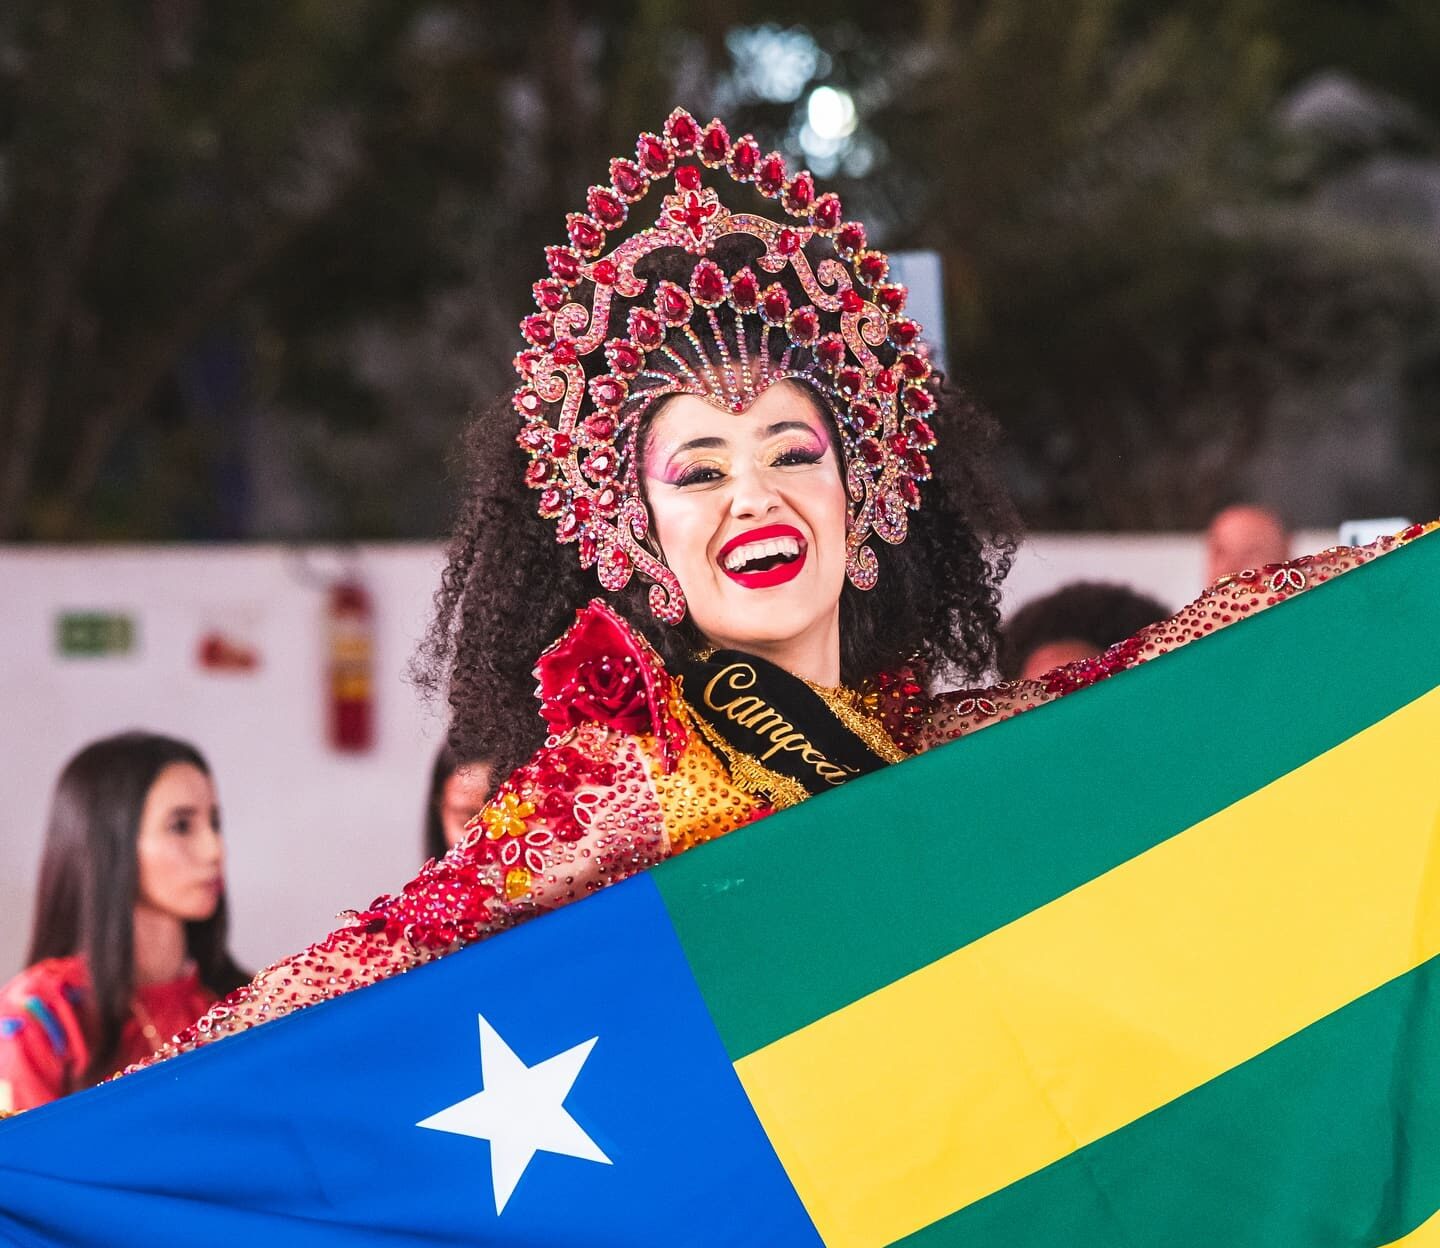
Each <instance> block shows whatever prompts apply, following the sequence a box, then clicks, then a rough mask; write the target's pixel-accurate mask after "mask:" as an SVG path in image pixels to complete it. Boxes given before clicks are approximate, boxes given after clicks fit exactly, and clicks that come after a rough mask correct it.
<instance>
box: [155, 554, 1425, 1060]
mask: <svg viewBox="0 0 1440 1248" xmlns="http://www.w3.org/2000/svg"><path fill="white" fill-rule="evenodd" d="M1435 527H1437V526H1436V525H1430V526H1418V525H1417V526H1414V527H1413V528H1411V529H1409V530H1407V531H1406V532H1405V533H1403V534H1401V535H1400V536H1399V537H1397V538H1387V539H1384V540H1382V541H1380V542H1377V543H1375V544H1374V545H1373V546H1367V547H1363V548H1359V549H1352V548H1336V549H1332V550H1328V551H1325V552H1323V553H1321V554H1319V555H1314V556H1309V557H1306V558H1301V559H1296V560H1293V561H1291V562H1289V563H1285V564H1278V565H1275V566H1272V567H1268V568H1264V569H1260V570H1256V571H1247V572H1243V573H1241V574H1239V575H1238V576H1234V577H1229V578H1226V579H1225V580H1223V581H1221V582H1220V583H1219V584H1217V585H1216V586H1214V587H1213V588H1212V589H1210V590H1208V591H1207V592H1206V593H1205V594H1203V595H1202V596H1201V597H1200V598H1199V599H1197V600H1196V601H1195V602H1194V603H1192V604H1191V605H1190V606H1188V607H1186V608H1184V609H1183V610H1182V611H1180V612H1179V613H1178V614H1176V615H1175V616H1173V617H1171V618H1170V619H1169V620H1166V621H1163V622H1161V623H1159V624H1155V625H1152V626H1151V627H1149V628H1147V629H1145V630H1143V631H1142V632H1140V633H1138V634H1137V635H1136V636H1134V637H1132V638H1129V639H1128V640H1126V641H1124V642H1121V643H1120V644H1119V645H1116V646H1113V647H1111V649H1110V650H1108V651H1107V652H1106V653H1104V654H1103V655H1100V656H1099V657H1097V658H1094V659H1085V660H1081V661H1079V662H1077V663H1072V664H1070V665H1068V666H1066V667H1063V668H1059V669H1057V670H1055V671H1053V672H1051V673H1049V674H1048V675H1046V676H1045V677H1043V678H1041V679H1040V680H1035V681H1020V682H1014V683H1008V684H1002V685H996V686H994V687H992V688H989V689H985V690H980V691H969V692H961V693H947V694H943V695H940V696H931V695H928V694H927V693H926V692H925V691H924V689H923V688H922V686H921V685H920V683H919V682H918V681H916V680H915V679H913V677H911V676H910V675H909V674H907V673H901V674H899V675H895V676H887V677H883V678H881V679H880V680H878V681H876V682H875V684H874V687H873V688H870V689H867V690H865V691H863V692H859V693H847V692H846V691H843V690H838V691H837V690H831V691H824V692H823V693H822V696H824V697H825V698H826V701H827V702H828V703H830V705H831V706H832V709H835V710H836V714H837V715H838V716H840V717H841V718H842V719H843V718H845V717H846V714H851V713H854V712H858V713H859V714H860V715H861V716H863V717H864V718H865V719H866V721H867V724H868V726H869V727H871V728H872V729H873V727H874V726H875V725H876V724H879V725H882V726H883V729H884V731H885V733H886V734H887V735H888V737H889V739H890V740H891V741H893V742H894V743H895V745H897V746H898V747H899V751H900V752H902V753H906V754H914V753H919V752H921V751H924V750H927V749H930V748H932V747H933V746H936V745H941V744H944V743H946V742H949V741H953V740H955V739H957V738H959V737H962V736H964V735H965V734H966V733H968V732H970V731H972V730H974V729H976V728H983V727H985V726H987V725H989V724H993V723H998V722H999V721H1001V720H1003V719H1007V718H1009V717H1011V716H1013V715H1017V714H1019V713H1020V712H1022V711H1026V710H1029V709H1031V708H1033V707H1036V706H1040V705H1042V704H1044V703H1046V702H1050V701H1052V700H1054V699H1056V698H1058V697H1061V696H1063V695H1064V694H1066V693H1069V692H1071V691H1073V690H1075V689H1079V688H1083V687H1084V686H1086V685H1090V684H1094V683H1095V682H1096V681H1098V680H1101V679H1104V678H1105V677H1108V676H1111V675H1114V674H1115V673H1117V672H1120V671H1124V670H1125V669H1126V668H1130V667H1134V666H1135V665H1136V664H1138V663H1142V662H1145V661H1146V660H1148V659H1152V658H1155V657H1156V656H1158V655H1161V654H1164V653H1165V652H1167V651H1169V650H1173V649H1176V648H1177V647H1179V646H1182V645H1185V644H1187V643H1189V642H1191V641H1193V640H1196V639H1198V638H1201V637H1204V636H1205V635H1206V634H1207V633H1211V632H1214V631H1215V630H1217V629H1221V628H1224V627H1226V626H1227V625H1229V624H1231V623H1234V622H1235V621H1236V620H1240V619H1243V618H1245V617H1246V616H1248V615H1254V614H1255V613H1257V612H1259V611H1263V610H1265V609H1266V608H1268V607H1270V606H1273V605H1274V604H1276V603H1279V602H1283V601H1284V600H1285V599H1287V598H1291V597H1294V596H1295V595H1297V594H1300V593H1303V592H1305V591H1307V590H1309V589H1311V588H1313V587H1314V586H1316V585H1319V584H1321V583H1323V582H1324V581H1327V580H1329V579H1330V578H1331V577H1334V576H1337V575H1339V574H1341V573H1343V572H1346V571H1348V570H1349V569H1351V568H1354V567H1356V566H1358V565H1360V564H1362V563H1365V562H1368V561H1369V560H1371V559H1373V558H1375V557H1377V556H1378V555H1381V554H1384V553H1386V552H1387V551H1389V550H1391V549H1393V548H1394V547H1396V546H1397V545H1400V544H1402V543H1403V542H1405V541H1408V540H1410V539H1412V538H1414V537H1418V536H1419V535H1420V534H1421V533H1422V532H1427V531H1428V530H1429V529H1431V528H1435ZM537 675H538V676H539V680H540V687H539V695H540V699H541V713H542V715H543V716H544V718H545V721H546V724H547V725H548V727H549V729H550V734H551V735H550V736H549V737H548V739H547V740H546V743H545V745H544V747H543V748H542V749H541V750H540V751H539V752H538V753H537V754H536V755H535V757H534V758H533V759H531V761H530V762H529V763H527V764H526V765H525V766H523V767H521V768H520V769H519V770H518V771H516V772H515V774H514V775H512V776H510V778H509V779H507V780H506V781H505V782H504V783H503V784H502V785H501V786H500V787H499V788H498V789H497V790H496V792H495V794H494V796H493V797H492V798H491V800H490V802H489V803H488V804H487V805H486V807H485V809H484V810H483V811H482V812H481V814H480V815H479V816H477V818H476V820H475V822H474V824H473V825H472V829H471V832H470V834H469V836H468V837H467V839H466V840H465V841H464V842H463V843H461V844H460V845H458V846H456V847H455V849H453V850H452V851H451V852H450V853H448V854H447V855H446V856H445V857H444V858H442V859H440V860H438V861H432V862H430V863H427V864H426V866H425V867H424V868H423V869H422V870H421V871H420V873H419V874H418V875H417V876H416V877H415V878H414V879H413V880H411V881H410V883H408V884H407V885H405V887H404V888H403V889H401V891H400V892H398V893H396V894H394V895H391V896H386V897H381V898H379V899H378V900H376V901H375V902H373V903H371V905H370V906H368V907H367V908H366V909H364V910H361V911H358V912H354V913H351V914H347V915H346V916H344V922H343V923H342V924H341V926H340V927H339V928H337V929H336V930H335V931H334V932H332V933H331V934H330V935H329V936H327V937H326V938H325V939H324V940H322V941H320V942H319V943H318V944H315V945H312V946H311V947H310V948H309V949H306V950H305V951H304V952H302V953H300V954H297V955H295V956H294V957H291V958H287V959H285V960H284V961H282V962H278V963H276V964H275V965H274V966H272V967H270V968H269V969H268V970H266V971H264V972H262V973H261V974H260V975H259V976H257V977H256V978H255V980H254V981H253V982H252V983H250V984H249V985H247V986H245V987H243V988H241V989H239V990H237V991H236V992H234V993H232V994H231V995H230V996H229V997H227V998H226V999H225V1000H224V1001H223V1002H221V1003H220V1004H219V1005H217V1006H215V1007H214V1008H213V1009H211V1010H210V1012H209V1013H208V1014H206V1015H205V1017H204V1018H202V1019H201V1020H200V1021H199V1023H197V1024H196V1025H195V1026H194V1027H191V1028H189V1029H188V1030H186V1031H185V1032H183V1033H181V1034H180V1035H179V1036H177V1037H176V1038H175V1040H174V1041H173V1042H172V1043H171V1044H170V1045H168V1046H166V1047H165V1049H164V1050H163V1051H161V1052H160V1053H159V1054H157V1056H158V1057H165V1056H169V1055H171V1054H174V1053H178V1052H181V1051H184V1050H186V1049H191V1048H194V1047H196V1046H198V1045H200V1044H204V1043H206V1042H208V1041H211V1040H214V1039H218V1038H220V1037H222V1036H227V1035H230V1034H231V1033H233V1032H236V1031H240V1030H243V1029H245V1028H247V1027H252V1026H254V1025H255V1024H257V1023H262V1022H265V1021H266V1020H267V1019H271V1018H277V1017H280V1016H282V1015H284V1014H288V1013H290V1012H291V1011H292V1010H295V1009H298V1008H300V1007H302V1006H306V1005H310V1004H313V1003H314V1002H317V1001H323V1000H326V999H328V998H330V997H334V996H338V995H340V994H341V993H343V992H348V991H350V990H351V989H353V988H359V987H362V986H364V985H367V984H372V983H374V982H376V981H377V980H380V979H384V978H386V977H387V976H390V975H394V974H396V973H397V972H400V971H406V970H409V969H410V968H412V967H415V966H419V965H421V964H422V963H425V962H428V961H430V960H431V959H433V958H438V957H442V956H444V955H445V954H447V953H452V952H454V951H455V950H457V949H460V948H462V947H463V946H465V945H467V944H470V943H471V942H473V941H476V940H480V939H483V938H484V937H486V936H489V935H490V934H492V933H493V932H497V931H500V930H502V929H504V928H506V927H510V926H512V925H514V924H516V923H519V922H522V921H524V920H525V919H527V918H529V917H531V916H532V915H535V914H538V913H540V912H542V911H544V910H546V909H550V908H553V907H556V906H561V905H564V904H565V903H567V902H569V901H572V900H575V899H576V898H579V897H583V896H585V895H586V894H587V893H590V892H592V891H594V890H595V889H598V888H603V887H605V886H606V885H607V884H611V883H613V882H615V881H617V880H620V879H623V878H624V877H626V876H628V875H631V874H633V873H634V872H637V871H642V870H644V869H645V868H647V867H649V866H652V865H654V864H655V863H657V862H659V861H661V860H662V859H664V858H667V857H669V856H670V855H671V854H676V853H680V852H681V851H683V850H687V849H690V848H691V847H692V846H695V845H698V844H700V843H701V842H702V841H707V840H710V839H711V838H712V837H717V836H723V835H724V834H725V833H727V832H730V831H732V830H734V829H735V828H737V827H740V826H742V825H743V824H746V823H748V822H750V821H752V820H754V819H756V818H758V817H760V816H763V815H765V814H768V813H770V811H771V810H773V809H774V808H775V807H776V806H778V805H781V804H784V802H783V800H780V798H779V797H777V794H776V793H773V792H772V793H767V792H764V791H763V790H761V789H760V788H759V787H758V786H756V785H755V784H753V783H749V784H745V785H742V783H741V782H740V781H739V779H738V778H737V776H736V774H735V770H736V769H735V768H733V767H732V766H730V765H728V764H727V762H726V761H725V760H723V759H722V758H721V757H720V756H719V755H717V754H716V753H715V751H714V750H712V749H711V747H710V745H709V744H707V742H706V740H705V738H704V737H703V736H702V734H701V733H700V732H699V731H697V718H696V716H695V714H694V712H693V711H692V710H691V709H690V707H689V706H688V705H687V703H686V701H685V699H684V697H683V696H682V690H681V688H680V686H679V682H678V681H676V680H675V679H673V678H672V677H671V676H670V675H669V674H668V673H667V672H666V671H665V669H664V667H663V666H662V664H661V662H660V659H659V657H658V656H657V655H656V654H655V652H654V651H653V650H652V649H651V648H650V647H649V646H648V645H647V644H646V643H645V642H644V641H643V640H642V639H641V638H640V637H639V636H637V635H636V634H635V633H634V632H633V631H632V630H631V629H630V628H629V627H628V626H627V625H626V624H625V623H624V622H623V621H622V620H621V619H620V617H619V616H617V615H616V614H615V613H614V612H612V611H611V610H610V609H609V608H608V607H606V606H605V605H604V604H603V603H602V602H601V601H599V600H596V601H594V602H592V603H591V604H590V605H589V606H588V607H586V608H585V609H584V610H583V611H581V612H580V613H579V615H578V618H577V620H576V622H575V624H574V625H573V626H572V627H571V628H570V630H569V631H568V632H567V633H566V634H565V636H564V637H563V638H561V639H560V641H559V642H557V643H556V644H555V645H554V646H552V647H551V648H550V649H549V650H548V651H547V652H546V653H545V654H544V655H543V656H542V657H541V659H540V662H539V665H538V668H537ZM847 704H848V705H847ZM842 711H844V712H845V714H842ZM750 778H751V779H752V780H753V773H750Z"/></svg>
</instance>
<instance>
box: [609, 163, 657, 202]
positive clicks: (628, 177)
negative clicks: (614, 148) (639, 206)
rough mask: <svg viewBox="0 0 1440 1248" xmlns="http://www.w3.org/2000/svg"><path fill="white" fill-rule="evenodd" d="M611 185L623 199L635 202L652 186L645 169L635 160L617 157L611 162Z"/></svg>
mask: <svg viewBox="0 0 1440 1248" xmlns="http://www.w3.org/2000/svg"><path fill="white" fill-rule="evenodd" d="M610 185H611V186H613V187H614V188H615V190H616V192H617V193H618V194H619V195H620V197H621V198H622V199H625V200H627V201H628V202H629V203H632V204H633V203H634V202H635V201H636V200H637V199H639V198H640V197H641V196H642V195H644V194H645V191H646V189H647V188H648V187H649V186H650V179H649V178H647V177H646V176H645V171H644V170H643V169H641V168H640V166H639V165H637V164H636V163H635V162H634V161H633V160H624V159H620V158H617V159H615V160H612V161H611V162H610Z"/></svg>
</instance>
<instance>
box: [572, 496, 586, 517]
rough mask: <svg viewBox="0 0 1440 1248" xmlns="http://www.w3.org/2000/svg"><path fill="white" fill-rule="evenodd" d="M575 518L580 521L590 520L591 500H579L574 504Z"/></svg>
mask: <svg viewBox="0 0 1440 1248" xmlns="http://www.w3.org/2000/svg"><path fill="white" fill-rule="evenodd" d="M574 507H575V516H576V518H577V519H579V520H588V519H590V500H589V499H588V498H584V497H581V498H577V499H576V500H575V503H574Z"/></svg>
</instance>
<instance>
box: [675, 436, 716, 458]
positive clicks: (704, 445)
mask: <svg viewBox="0 0 1440 1248" xmlns="http://www.w3.org/2000/svg"><path fill="white" fill-rule="evenodd" d="M725 445H727V443H726V441H725V439H724V438H691V439H690V441H688V442H682V443H680V445H679V446H677V447H676V448H675V449H674V450H673V451H671V452H670V454H671V456H672V457H673V456H675V455H678V454H680V452H681V451H717V450H720V449H721V448H722V447H724V446H725Z"/></svg>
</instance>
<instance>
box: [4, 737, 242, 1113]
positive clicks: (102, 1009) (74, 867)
mask: <svg viewBox="0 0 1440 1248" xmlns="http://www.w3.org/2000/svg"><path fill="white" fill-rule="evenodd" d="M224 857H225V851H224V847H223V844H222V842H221V839H220V814H219V807H218V805H217V803H216V797H215V783H214V780H213V779H212V777H211V775H210V768H209V766H208V765H207V763H206V762H205V759H204V757H203V756H202V755H201V754H200V752H199V751H198V750H196V749H195V748H194V747H193V746H191V745H187V744H186V743H185V742H183V741H176V740H173V739H171V738H169V737H162V736H157V735H154V734H152V733H144V732H127V733H122V734H120V735H118V736H113V737H107V738H105V739H104V740H101V741H96V742H94V743H93V744H91V745H88V746H86V747H85V748H84V749H83V750H81V751H80V753H78V754H77V755H76V756H75V757H74V758H72V759H71V760H70V762H69V763H68V764H66V766H65V769H64V771H62V772H61V773H60V779H59V781H58V783H57V785H56V788H55V797H54V800H53V803H52V805H51V809H50V824H49V828H48V829H47V832H46V839H45V848H44V854H43V857H42V859H41V864H40V880H39V885H38V887H37V890H36V898H35V920H34V929H33V931H32V934H31V939H30V949H29V953H28V955H27V957H26V963H27V966H26V969H25V970H23V971H22V972H21V973H20V974H19V975H17V976H16V977H15V978H14V979H12V980H11V981H10V982H9V983H8V984H6V985H5V986H4V987H3V988H0V1110H8V1109H17V1110H18V1109H28V1108H31V1107H33V1106H35V1105H40V1104H44V1103H45V1102H47V1101H51V1100H54V1099H56V1098H57V1097H60V1096H64V1095H66V1094H67V1093H69V1092H74V1091H76V1090H77V1089H79V1088H84V1087H89V1086H90V1085H91V1084H94V1083H98V1082H99V1081H100V1080H102V1079H104V1078H106V1077H107V1076H109V1075H111V1074H113V1073H114V1072H115V1071H117V1070H119V1069H121V1068H123V1067H125V1066H127V1065H129V1064H130V1063H132V1062H136V1061H139V1060H140V1059H142V1058H144V1057H146V1056H148V1055H149V1054H150V1053H152V1052H154V1050H155V1049H157V1048H158V1047H159V1046H160V1044H161V1043H162V1042H163V1041H165V1040H166V1039H168V1038H169V1037H170V1036H171V1035H172V1034H173V1033H174V1032H175V1031H176V1030H178V1029H179V1028H181V1027H184V1026H186V1025H187V1024H189V1023H191V1022H193V1021H194V1020H195V1019H196V1018H197V1017H199V1015H201V1014H203V1013H204V1012H205V1010H206V1009H208V1008H209V1006H210V1005H211V1004H212V1003H213V1002H214V1001H215V999H216V998H217V997H219V996H222V995H223V994H225V993H227V992H229V991H230V990H231V989H233V988H235V987H236V986H238V985H239V984H241V983H243V982H244V981H245V979H246V974H245V972H244V971H242V970H241V969H240V968H239V967H238V966H237V965H236V963H235V960H234V959H233V958H232V957H231V956H230V953H229V951H228V949H227V948H226V913H225V893H224V874H223V866H224Z"/></svg>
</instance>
